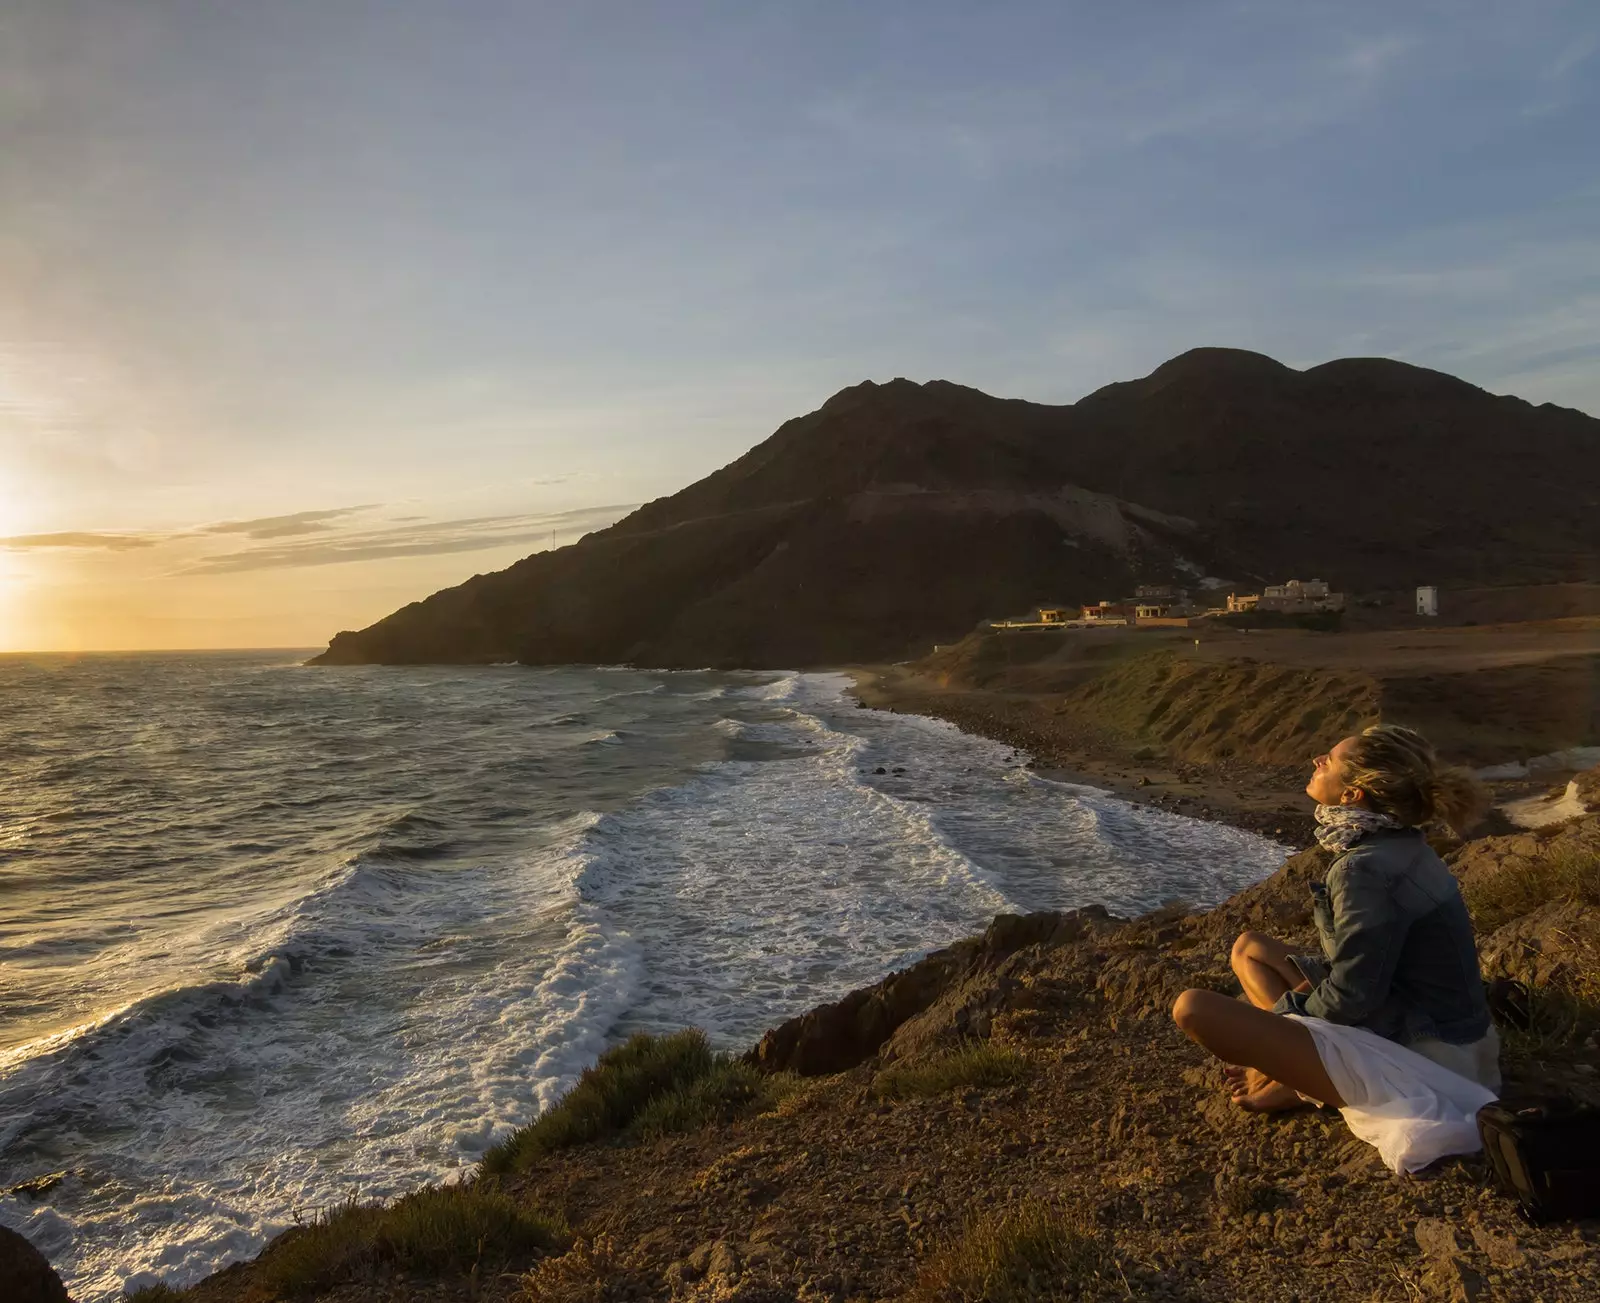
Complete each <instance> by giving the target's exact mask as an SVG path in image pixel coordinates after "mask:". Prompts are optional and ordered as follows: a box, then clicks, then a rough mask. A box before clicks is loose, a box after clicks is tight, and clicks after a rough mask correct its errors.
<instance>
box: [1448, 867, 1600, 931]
mask: <svg viewBox="0 0 1600 1303" xmlns="http://www.w3.org/2000/svg"><path fill="white" fill-rule="evenodd" d="M1461 894H1462V896H1463V897H1464V898H1465V899H1466V902H1467V908H1468V910H1470V911H1471V913H1472V921H1473V924H1474V925H1475V926H1476V927H1477V929H1478V931H1479V932H1481V933H1488V932H1493V931H1494V930H1495V929H1496V928H1498V927H1501V926H1503V925H1504V924H1506V923H1509V922H1511V921H1512V920H1513V919H1517V918H1521V917H1522V916H1523V915H1524V914H1528V913H1531V912H1532V911H1533V910H1536V909H1538V908H1539V907H1540V906H1541V905H1548V904H1550V903H1551V902H1552V901H1574V902H1577V903H1579V904H1584V905H1600V854H1596V853H1595V852H1594V851H1592V850H1588V849H1585V848H1581V847H1574V846H1561V847H1557V848H1555V849H1554V850H1551V851H1549V852H1548V853H1546V854H1544V855H1541V856H1539V858H1538V859H1535V860H1529V861H1527V862H1526V863H1524V864H1521V865H1517V864H1507V865H1504V866H1503V867H1501V868H1499V869H1497V870H1495V871H1494V872H1493V873H1486V874H1483V875H1481V876H1480V877H1476V878H1472V879H1470V880H1469V881H1467V882H1464V883H1462V884H1461Z"/></svg>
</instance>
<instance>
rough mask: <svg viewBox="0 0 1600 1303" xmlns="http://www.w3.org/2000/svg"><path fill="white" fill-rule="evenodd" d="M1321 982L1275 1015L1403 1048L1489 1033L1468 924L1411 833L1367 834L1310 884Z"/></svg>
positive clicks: (1451, 889)
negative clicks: (1336, 1026) (1363, 1031)
mask: <svg viewBox="0 0 1600 1303" xmlns="http://www.w3.org/2000/svg"><path fill="white" fill-rule="evenodd" d="M1311 894H1312V913H1313V914H1314V916H1315V918H1316V923H1317V933H1318V935H1319V936H1320V937H1321V940H1322V953H1323V956H1324V958H1325V959H1326V960H1327V962H1328V969H1329V971H1328V975H1327V977H1326V978H1324V979H1323V980H1322V981H1321V982H1319V983H1318V984H1317V985H1316V986H1315V987H1314V988H1313V989H1312V990H1311V991H1309V992H1305V993H1302V992H1299V991H1289V992H1286V993H1285V994H1284V996H1283V997H1282V998H1281V999H1280V1000H1279V1001H1278V1003H1277V1005H1276V1006H1275V1009H1276V1011H1277V1012H1278V1013H1298V1014H1304V1015H1306V1016H1307V1017H1311V1018H1326V1019H1327V1020H1328V1021H1329V1022H1337V1023H1350V1024H1354V1025H1356V1026H1359V1027H1366V1028H1367V1029H1369V1030H1370V1031H1374V1032H1376V1033H1378V1035H1380V1036H1384V1037H1387V1038H1388V1039H1389V1040H1392V1041H1398V1042H1400V1043H1401V1044H1402V1045H1409V1044H1410V1043H1411V1042H1413V1041H1416V1040H1420V1039H1423V1038H1426V1037H1436V1038H1438V1039H1439V1040H1442V1041H1447V1042H1449V1043H1450V1044H1453V1045H1465V1044H1468V1043H1469V1042H1471V1041H1475V1040H1477V1039H1478V1038H1479V1037H1480V1036H1483V1035H1485V1034H1486V1033H1487V1032H1488V1030H1489V1004H1488V1001H1487V999H1486V998H1485V996H1484V990H1483V978H1482V976H1481V974H1480V973H1479V970H1478V948H1477V945H1476V943H1475V941H1474V940H1473V934H1472V920H1471V918H1470V917H1468V915H1467V907H1466V904H1465V902H1463V901H1462V899H1461V891H1460V889H1459V888H1458V887H1457V886H1456V880H1455V878H1454V877H1453V876H1452V875H1451V873H1450V870H1449V869H1448V868H1446V867H1445V864H1444V861H1443V860H1441V859H1440V858H1439V857H1438V856H1437V855H1436V854H1434V852H1433V848H1432V847H1431V846H1429V845H1428V843H1427V841H1426V840H1425V839H1424V837H1423V835H1422V833H1421V832H1420V831H1419V830H1417V829H1415V828H1399V829H1393V830H1384V831H1381V832H1374V833H1369V834H1368V835H1367V836H1365V837H1363V838H1362V839H1361V840H1360V841H1358V842H1357V843H1356V844H1355V845H1354V846H1352V847H1351V848H1350V849H1349V850H1348V851H1346V852H1345V853H1344V854H1343V855H1342V856H1340V857H1339V858H1338V859H1337V860H1335V861H1334V864H1333V867H1332V868H1331V869H1329V870H1328V876H1327V880H1326V882H1321V883H1313V884H1312V886H1311Z"/></svg>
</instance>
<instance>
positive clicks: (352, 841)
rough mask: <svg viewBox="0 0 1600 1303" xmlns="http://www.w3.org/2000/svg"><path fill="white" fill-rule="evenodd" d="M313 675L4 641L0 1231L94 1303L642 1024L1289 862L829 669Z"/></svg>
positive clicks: (370, 1192)
mask: <svg viewBox="0 0 1600 1303" xmlns="http://www.w3.org/2000/svg"><path fill="white" fill-rule="evenodd" d="M302 659H303V656H302V655H300V654H294V653H284V652H275V653H273V652H268V653H259V652H257V653H194V654H159V655H158V654H148V655H116V656H113V655H99V656H83V657H75V658H68V657H47V656H34V657H26V656H11V657H0V704H3V713H0V1223H3V1224H4V1225H7V1226H10V1227H13V1228H14V1229H17V1230H19V1231H21V1232H22V1233H23V1234H25V1235H27V1236H28V1238H29V1239H30V1240H32V1241H33V1243H34V1244H35V1245H36V1246H37V1247H38V1248H39V1249H40V1250H41V1251H43V1252H44V1253H45V1254H47V1255H48V1256H49V1257H50V1259H51V1261H52V1262H53V1263H54V1264H55V1265H56V1267H57V1269H58V1270H59V1271H60V1272H61V1274H62V1276H63V1278H64V1279H65V1281H66V1283H67V1285H68V1288H69V1289H70V1290H71V1291H72V1293H73V1294H74V1296H75V1297H76V1298H78V1299H80V1300H81V1301H82V1303H96V1301H97V1300H102V1299H111V1298H115V1297H116V1296H118V1295H119V1294H120V1293H121V1292H122V1291H123V1290H124V1288H125V1287H127V1286H130V1285H139V1284H145V1283H150V1282H152V1281H155V1280H158V1279H164V1280H167V1281H168V1282H169V1283H172V1284H176V1285H181V1284H185V1283H189V1282H192V1281H193V1280H195V1279H197V1278H199V1277H200V1276H202V1275H204V1274H206V1273H207V1272H209V1271H213V1270H215V1269H217V1268H218V1267H220V1266H223V1265H225V1264H226V1263H228V1262H230V1261H234V1260H236V1259H239V1258H241V1257H247V1256H249V1255H251V1254H253V1253H254V1252H255V1251H257V1250H258V1249H259V1248H260V1247H261V1245H262V1244H263V1243H265V1241H266V1240H267V1239H268V1238H270V1237H271V1236H272V1235H273V1234H275V1233H276V1232H278V1231H280V1230H282V1229H283V1228H285V1227H286V1226H289V1225H292V1224H293V1223H294V1221H295V1219H296V1218H297V1217H299V1218H304V1217H306V1216H309V1215H311V1214H313V1213H314V1212H315V1211H316V1210H317V1209H319V1208H323V1207H326V1206H328V1205H330V1204H333V1203H336V1202H339V1201H342V1200H344V1199H346V1198H348V1197H351V1196H356V1197H359V1198H362V1199H368V1198H378V1197H389V1196H393V1195H396V1194H399V1193H401V1192H403V1191H405V1190H408V1189H411V1188H414V1187H415V1186H417V1185H419V1184H421V1183H424V1182H427V1181H438V1180H450V1179H455V1178H458V1177H460V1176H461V1175H463V1174H464V1173H466V1172H468V1171H470V1169H471V1166H472V1165H473V1164H474V1163H475V1162H476V1161H477V1159H478V1158H479V1157H480V1155H481V1154H482V1152H483V1150H484V1149H485V1148H486V1147H487V1146H488V1145H490V1144H491V1143H493V1142H494V1141H495V1140H497V1139H499V1138H501V1137H503V1136H504V1135H505V1134H507V1133H508V1132H509V1131H510V1130H511V1129H512V1128H514V1127H516V1126H518V1125H521V1124H523V1123H526V1122H527V1121H529V1120H530V1119H531V1118H533V1117H534V1116H535V1115H536V1114H537V1113H538V1111H539V1109H540V1108H541V1107H543V1106H545V1105H548V1104H549V1103H550V1102H551V1101H553V1100H554V1099H556V1098H557V1097H558V1096H559V1095H560V1094H561V1093H562V1091H563V1090H565V1089H566V1088H567V1087H569V1086H570V1085H571V1084H572V1083H573V1082H574V1081H575V1080H576V1078H577V1076H578V1074H579V1073H580V1072H581V1071H582V1070H583V1068H584V1067H585V1066H586V1065H588V1064H590V1063H592V1062H593V1061H594V1059H595V1058H596V1056H597V1055H598V1054H599V1053H600V1052H601V1051H602V1050H603V1049H604V1048H605V1047H606V1046H608V1045H610V1044H614V1043H615V1042H616V1041H618V1040H619V1039H621V1038H623V1037H625V1036H627V1035H628V1034H630V1033H632V1032H635V1031H650V1032H663V1031H669V1030H673V1029H676V1028H680V1027H684V1026H688V1025H698V1026H701V1027H704V1028H705V1029H706V1030H707V1032H708V1033H709V1034H710V1036H711V1038H712V1040H713V1042H714V1043H715V1044H717V1045H719V1046H722V1047H727V1048H730V1049H741V1048H744V1047H746V1046H748V1045H750V1044H752V1043H754V1042H755V1041H756V1040H757V1039H758V1038H759V1037H760V1035H761V1033H762V1032H763V1031H764V1030H765V1029H766V1028H768V1027H770V1026H772V1025H774V1024H776V1023H778V1022H780V1021H782V1020H783V1019H785V1018H788V1017H790V1016H792V1015H794V1014H796V1013H799V1012H802V1011H804V1010H805V1009H808V1008H810V1007H812V1006H813V1005H816V1004H818V1003H821V1002H823V1001H827V1000H830V999H834V998H837V997H838V996H840V995H842V994H844V993H845V992H847V991H849V990H852V989H854V988H856V987H859V986H863V985H866V984H868V983H871V982H874V981H877V980H878V979H879V978H881V977H883V976H884V975H885V974H886V973H889V972H891V971H893V970H894V969H895V968H897V967H901V966H904V965H906V964H908V963H911V962H913V961H915V960H916V959H917V958H919V957H920V956H922V955H923V954H925V953H927V952H928V951H930V950H933V949H936V948H938V947H939V946H941V945H944V944H946V943H948V942H950V941H953V940H955V939H957V938H959V937H962V936H965V935H968V934H970V933H972V932H974V931H977V930H979V929H981V928H982V927H983V926H984V925H985V924H986V923H987V922H988V921H989V919H990V918H991V917H992V916H993V915H995V914H996V913H1000V912H1002V911H1010V912H1027V911H1029V910H1037V909H1054V908H1067V907H1071V906H1075V905H1085V904H1090V903H1100V904H1104V905H1105V906H1107V907H1108V908H1109V909H1111V910H1112V911H1113V912H1114V913H1120V914H1133V913H1138V912H1141V911H1144V910H1147V909H1150V908H1153V907H1155V906H1157V905H1159V904H1161V903H1163V902H1165V901H1167V900H1170V899H1173V898H1181V899H1184V900H1187V901H1189V902H1192V903H1195V904H1205V903H1210V902H1214V901H1217V900H1219V899H1221V898H1223V897H1225V896H1227V895H1229V894H1230V893H1232V892H1234V891H1236V890H1238V889H1239V888H1240V887H1242V886H1245V885H1246V884H1248V883H1250V882H1253V881H1256V880H1258V879H1259V878H1261V877H1262V876H1264V875H1265V874H1266V873H1268V872H1270V871H1271V870H1272V869H1273V868H1275V867H1276V866H1277V864H1278V863H1279V862H1280V861H1281V859H1282V855H1283V848H1282V847H1279V846H1277V845H1275V844H1274V843H1272V842H1269V841H1266V840H1263V839H1261V838H1259V837H1255V836H1252V835H1251V834H1248V833H1245V832H1241V831H1238V830H1235V829H1232V828H1228V827H1224V826H1221V825H1217V824H1210V823H1202V822H1198V821H1194V820H1189V819H1184V818H1181V817H1178V816H1175V815H1170V814H1166V813H1163V812H1160V811H1156V810H1151V809H1146V808H1141V807H1135V806H1131V805H1129V804H1127V803H1125V802H1122V801H1119V800H1117V799H1115V798H1113V797H1111V796H1109V795H1107V794H1105V793H1101V792H1098V791H1095V790H1093V789H1090V788H1084V787H1077V786H1071V785H1066V784H1061V783H1056V782H1052V781H1049V780H1047V779H1044V778H1041V777H1039V776H1038V775H1036V774H1034V773H1033V772H1031V771H1030V770H1029V769H1028V768H1027V767H1026V766H1025V765H1024V764H1023V757H1021V756H1019V755H1016V754H1015V753H1013V752H1012V751H1011V750H1010V749H1009V748H1007V747H1005V746H1003V745H1000V744H998V743H995V742H992V741H988V740H985V739H982V738H976V737H972V736H969V735H967V734H964V733H961V732H959V731H958V730H956V729H955V728H953V727H951V726H949V725H947V724H944V723H942V722H939V721H936V720H930V719H924V718H920V717H916V716H904V715H894V714H887V713H882V712H878V711H871V710H863V709H859V708H857V707H856V704H855V702H854V700H853V699H851V698H850V697H848V696H847V695H846V689H847V687H848V682H847V680H846V679H844V678H843V677H842V676H838V675H831V674H778V673H723V672H714V671H709V670H707V671H689V672H664V671H650V670H635V669H624V668H608V667H561V668H539V669H531V668H524V667H517V666H499V667H484V668H471V669H461V668H407V669H395V668H357V669H309V668H305V667H303V666H302V665H301V664H300V663H299V662H300V661H301V660H302ZM55 1173H64V1174H65V1175H64V1177H63V1178H62V1179H61V1180H60V1181H59V1182H58V1183H57V1184H55V1185H54V1186H53V1187H51V1188H50V1189H48V1190H46V1191H45V1192H44V1193H43V1194H40V1195H37V1196H34V1195H30V1194H26V1193H15V1192H11V1193H7V1192H8V1191H14V1187H15V1186H16V1185H18V1184H19V1183H22V1182H25V1181H29V1180H31V1179H33V1178H36V1177H40V1176H46V1175H50V1174H55Z"/></svg>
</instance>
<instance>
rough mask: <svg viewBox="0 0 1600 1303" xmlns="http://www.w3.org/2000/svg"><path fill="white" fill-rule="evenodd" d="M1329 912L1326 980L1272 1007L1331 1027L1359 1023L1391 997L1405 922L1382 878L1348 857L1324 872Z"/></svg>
mask: <svg viewBox="0 0 1600 1303" xmlns="http://www.w3.org/2000/svg"><path fill="white" fill-rule="evenodd" d="M1327 885H1328V904H1329V907H1330V908H1331V910H1332V912H1333V954H1332V955H1331V956H1330V957H1329V964H1328V969H1329V971H1328V976H1327V977H1326V978H1324V979H1323V980H1322V981H1321V982H1319V983H1318V984H1317V986H1316V987H1315V988H1313V989H1312V990H1311V992H1310V993H1309V994H1302V993H1301V992H1298V991H1289V992H1286V993H1285V994H1284V996H1283V997H1282V998H1281V999H1280V1000H1279V1001H1278V1003H1277V1004H1276V1005H1274V1006H1273V1007H1274V1009H1275V1011H1276V1012H1278V1013H1298V1014H1304V1015H1306V1016H1307V1017H1310V1018H1326V1019H1327V1020H1328V1021H1329V1022H1337V1023H1358V1022H1361V1021H1362V1020H1363V1019H1365V1018H1367V1017H1369V1016H1370V1015H1371V1014H1372V1013H1373V1012H1375V1011H1376V1010H1377V1009H1378V1007H1379V1006H1380V1005H1382V1004H1383V1002H1384V1001H1385V1000H1386V999H1387V998H1388V996H1389V987H1390V985H1391V983H1392V982H1393V981H1394V970H1395V965H1396V964H1397V963H1398V962H1399V959H1400V947H1401V945H1402V944H1403V943H1404V941H1405V936H1406V929H1407V922H1406V920H1405V918H1404V916H1403V915H1402V914H1401V913H1400V911H1399V910H1397V909H1396V908H1395V907H1394V902H1393V901H1392V900H1391V899H1390V897H1389V890H1388V887H1387V886H1386V885H1385V882H1384V877H1383V874H1382V873H1380V872H1379V871H1377V870H1375V869H1370V868H1367V867H1366V866H1365V865H1363V863H1362V861H1361V859H1360V857H1359V856H1355V857H1347V858H1345V859H1343V860H1341V861H1339V862H1338V863H1337V864H1335V865H1334V866H1333V868H1332V869H1331V870H1330V871H1329V873H1328V884H1327Z"/></svg>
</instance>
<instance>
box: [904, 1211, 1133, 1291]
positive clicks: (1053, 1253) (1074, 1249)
mask: <svg viewBox="0 0 1600 1303" xmlns="http://www.w3.org/2000/svg"><path fill="white" fill-rule="evenodd" d="M1113 1284H1115V1287H1116V1291H1117V1293H1119V1294H1125V1292H1126V1291H1125V1289H1123V1288H1122V1286H1121V1280H1120V1276H1119V1274H1118V1272H1117V1268H1116V1263H1115V1260H1114V1259H1113V1258H1112V1256H1111V1253H1110V1251H1109V1250H1108V1249H1107V1248H1106V1246H1105V1245H1104V1244H1103V1243H1102V1242H1101V1240H1100V1238H1099V1237H1098V1236H1097V1235H1096V1234H1095V1233H1094V1232H1092V1231H1090V1230H1087V1229H1085V1228H1082V1227H1079V1226H1075V1225H1073V1224H1072V1223H1070V1222H1068V1221H1067V1220H1066V1218H1064V1217H1062V1216H1061V1215H1060V1214H1059V1213H1056V1212H1054V1211H1052V1210H1051V1209H1049V1208H1047V1207H1044V1206H1043V1205H1040V1204H1029V1205H1026V1206H1024V1207H1022V1208H1020V1209H1016V1210H1013V1211H1011V1212H1006V1213H1002V1214H999V1215H997V1216H991V1217H987V1218H984V1219H982V1220H980V1221H977V1222H974V1223H973V1224H972V1225H970V1226H969V1227H968V1228H967V1230H966V1232H965V1233H964V1234H963V1235H962V1236H961V1238H960V1239H959V1240H957V1241H956V1242H955V1243H953V1244H951V1245H949V1246H947V1247H946V1248H944V1249H942V1250H940V1251H939V1252H937V1253H935V1254H934V1256H933V1257H932V1258H930V1259H929V1260H928V1262H927V1264H926V1265H925V1266H924V1267H923V1269H922V1272H921V1274H920V1275H919V1276H918V1278H917V1283H916V1286H915V1287H914V1288H913V1290H912V1292H911V1294H910V1296H909V1297H910V1300H911V1303H1034V1301H1035V1300H1039V1301H1042V1300H1046V1299H1067V1298H1094V1297H1096V1295H1098V1294H1100V1293H1101V1292H1105V1291H1106V1290H1107V1287H1111V1286H1113Z"/></svg>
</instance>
